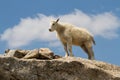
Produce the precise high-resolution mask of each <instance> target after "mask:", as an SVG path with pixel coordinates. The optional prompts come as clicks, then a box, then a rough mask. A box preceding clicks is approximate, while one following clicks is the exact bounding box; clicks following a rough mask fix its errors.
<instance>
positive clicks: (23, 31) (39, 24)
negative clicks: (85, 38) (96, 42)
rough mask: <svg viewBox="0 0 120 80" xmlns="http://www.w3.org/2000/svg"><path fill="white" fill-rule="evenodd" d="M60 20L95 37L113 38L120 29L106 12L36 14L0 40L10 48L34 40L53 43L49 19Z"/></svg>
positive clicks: (6, 32)
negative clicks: (85, 30)
mask: <svg viewBox="0 0 120 80" xmlns="http://www.w3.org/2000/svg"><path fill="white" fill-rule="evenodd" d="M58 17H59V18H60V21H63V22H68V23H71V24H74V25H76V26H80V27H85V28H87V29H88V30H89V31H91V32H92V33H93V34H94V35H95V36H102V37H105V38H114V37H117V36H118V34H117V33H116V31H117V30H118V28H119V27H120V24H119V23H120V21H119V19H118V18H117V17H116V16H115V15H113V14H112V13H109V12H106V13H101V14H97V15H89V14H86V13H84V12H82V11H80V10H75V11H73V12H72V13H69V14H65V15H59V16H57V17H54V16H46V15H44V14H38V15H37V16H36V17H34V18H31V17H28V18H24V19H21V21H20V22H19V24H18V25H15V26H13V27H12V28H8V29H6V30H5V31H4V33H3V34H2V35H1V40H3V41H6V42H7V43H8V45H9V46H10V47H20V46H25V45H28V44H30V43H31V42H32V41H34V40H39V41H46V42H49V41H52V42H54V41H55V44H54V45H57V44H56V39H57V38H56V37H55V33H50V32H49V31H48V28H49V22H50V20H51V19H55V18H58Z"/></svg>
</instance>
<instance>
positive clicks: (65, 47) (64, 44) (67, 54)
mask: <svg viewBox="0 0 120 80" xmlns="http://www.w3.org/2000/svg"><path fill="white" fill-rule="evenodd" d="M63 46H64V50H65V52H66V54H65V57H68V56H69V53H68V50H67V43H63Z"/></svg>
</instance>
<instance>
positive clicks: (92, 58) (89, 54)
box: [87, 47, 95, 60]
mask: <svg viewBox="0 0 120 80" xmlns="http://www.w3.org/2000/svg"><path fill="white" fill-rule="evenodd" d="M87 50H88V59H90V60H94V59H95V57H94V52H93V49H92V47H87Z"/></svg>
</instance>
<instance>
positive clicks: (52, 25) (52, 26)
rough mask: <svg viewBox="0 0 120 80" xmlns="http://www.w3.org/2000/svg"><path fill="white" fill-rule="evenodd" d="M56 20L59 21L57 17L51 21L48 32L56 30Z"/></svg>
mask: <svg viewBox="0 0 120 80" xmlns="http://www.w3.org/2000/svg"><path fill="white" fill-rule="evenodd" d="M58 21H59V18H58V19H57V20H56V21H52V22H51V24H50V26H51V27H50V28H49V31H50V32H53V31H54V30H56V28H57V23H58Z"/></svg>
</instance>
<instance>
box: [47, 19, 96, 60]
mask: <svg viewBox="0 0 120 80" xmlns="http://www.w3.org/2000/svg"><path fill="white" fill-rule="evenodd" d="M58 21H59V19H58V20H57V21H52V22H51V28H50V29H49V31H51V32H52V31H56V32H57V36H58V38H59V39H60V41H61V42H62V44H63V46H64V49H65V51H66V55H65V56H66V57H67V56H69V53H70V56H73V53H72V45H76V46H80V47H81V48H82V49H83V50H84V51H85V52H86V53H87V54H88V58H89V59H94V52H93V50H92V45H93V43H94V44H95V41H94V39H93V36H92V35H91V34H90V33H89V32H88V31H87V30H86V29H84V28H79V27H75V26H73V25H71V24H65V23H59V22H58Z"/></svg>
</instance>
